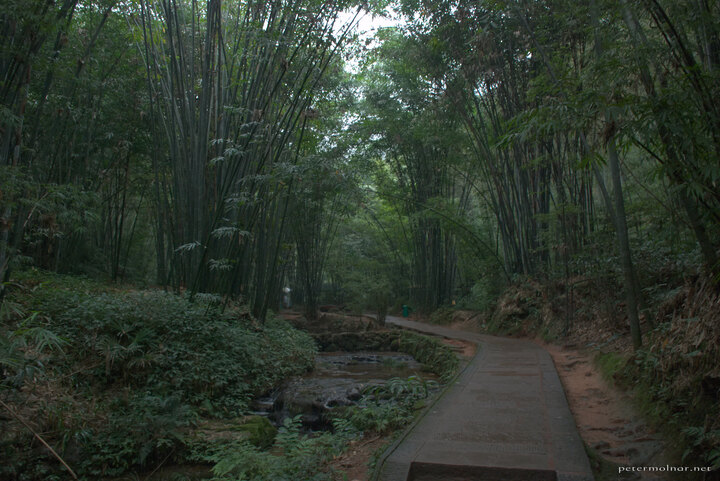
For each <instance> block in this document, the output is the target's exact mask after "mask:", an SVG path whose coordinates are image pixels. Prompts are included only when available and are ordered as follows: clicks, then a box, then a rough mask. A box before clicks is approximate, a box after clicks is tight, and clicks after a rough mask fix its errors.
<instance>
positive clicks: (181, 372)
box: [50, 291, 315, 415]
mask: <svg viewBox="0 0 720 481" xmlns="http://www.w3.org/2000/svg"><path fill="white" fill-rule="evenodd" d="M50 326H51V329H52V330H53V331H54V332H56V333H58V334H59V335H60V336H62V337H63V338H65V339H67V340H68V342H69V343H70V344H71V346H70V347H69V349H68V350H69V351H70V352H72V353H73V356H74V359H72V362H74V363H78V362H80V363H82V364H83V365H86V366H91V368H89V369H87V370H85V371H84V372H82V373H78V375H77V376H76V379H75V381H76V382H78V383H80V382H86V383H91V384H92V385H94V387H95V388H99V387H102V386H109V385H112V384H113V383H121V384H122V385H124V386H131V387H133V388H135V389H140V390H146V391H148V392H151V393H154V394H157V395H166V394H168V393H174V394H176V395H179V396H180V399H181V400H182V401H183V402H185V403H188V404H189V405H191V406H194V407H197V408H201V409H202V410H204V411H205V412H206V413H207V414H223V415H227V414H231V415H237V414H239V413H241V412H242V411H243V410H245V409H246V408H247V403H248V401H249V400H250V399H251V397H252V396H253V395H256V394H259V393H261V392H263V391H265V390H267V389H269V388H270V387H272V386H273V385H275V384H276V383H277V382H278V381H280V380H281V379H283V378H285V377H288V376H290V375H293V374H298V373H301V372H303V371H306V370H308V369H310V368H311V367H312V365H313V362H314V355H315V347H314V344H313V341H312V340H311V339H310V337H309V336H307V335H306V334H303V333H301V332H299V331H296V330H294V329H292V328H291V327H290V326H289V325H288V324H287V323H285V322H283V321H280V320H270V321H268V322H267V324H266V325H265V326H263V327H262V328H260V327H257V326H254V325H253V324H252V323H251V322H250V321H249V320H248V319H241V318H240V319H239V318H233V317H232V316H231V315H225V314H222V313H221V312H220V311H219V310H218V309H217V308H216V307H213V306H210V305H206V304H192V303H190V302H188V301H187V300H185V299H183V298H181V297H178V296H176V295H173V294H169V293H165V292H161V291H145V292H120V293H102V294H95V295H87V296H85V297H84V299H82V300H81V301H80V302H79V303H78V304H77V305H75V306H73V307H71V308H68V309H66V310H64V311H63V312H55V313H53V316H52V318H51V321H50Z"/></svg>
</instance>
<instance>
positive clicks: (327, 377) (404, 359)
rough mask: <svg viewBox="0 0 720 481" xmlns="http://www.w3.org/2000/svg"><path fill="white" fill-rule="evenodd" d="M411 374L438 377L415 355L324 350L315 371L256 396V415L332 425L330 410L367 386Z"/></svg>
mask: <svg viewBox="0 0 720 481" xmlns="http://www.w3.org/2000/svg"><path fill="white" fill-rule="evenodd" d="M410 376H419V377H421V378H422V379H427V380H430V379H433V380H436V379H437V376H435V375H434V374H432V373H428V372H425V371H423V366H422V364H420V363H419V362H417V361H416V360H415V359H414V358H413V357H412V356H409V355H407V354H403V353H399V352H324V353H320V354H318V356H317V357H316V359H315V369H314V370H313V371H311V372H309V373H307V374H305V375H304V376H300V377H295V378H292V379H290V380H288V381H287V382H285V383H284V384H283V385H282V386H281V387H280V388H278V389H276V390H275V391H273V392H272V393H269V394H268V395H267V396H264V397H261V398H259V399H257V400H256V401H255V406H254V407H255V409H256V411H255V413H254V414H259V415H263V416H268V417H269V418H270V420H271V421H272V422H273V423H275V424H280V423H282V421H283V420H284V419H285V418H286V417H288V416H295V415H298V414H300V415H302V421H303V426H304V427H305V428H307V429H310V430H313V431H316V430H324V429H328V428H329V427H330V426H329V425H328V424H327V422H326V421H325V419H324V414H325V413H327V412H328V411H329V410H331V409H333V408H335V407H338V406H349V405H352V404H355V403H356V402H357V401H358V400H360V398H361V397H362V395H363V391H364V390H365V389H366V388H367V387H370V386H378V385H381V384H384V383H385V382H386V381H387V380H389V379H392V378H396V377H397V378H403V379H406V378H408V377H410Z"/></svg>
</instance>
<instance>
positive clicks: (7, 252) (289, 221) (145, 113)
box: [0, 0, 720, 479]
mask: <svg viewBox="0 0 720 481" xmlns="http://www.w3.org/2000/svg"><path fill="white" fill-rule="evenodd" d="M391 6H392V8H393V9H394V10H395V12H396V13H397V15H398V16H399V17H401V18H402V19H403V22H401V23H400V24H399V26H398V27H396V28H387V29H381V30H380V31H379V32H378V33H377V35H376V36H375V37H374V38H373V39H369V38H364V37H360V36H359V35H358V33H357V32H356V31H355V30H354V28H353V26H354V24H355V23H356V21H357V19H358V18H359V16H362V15H365V14H371V13H380V12H382V11H384V10H386V9H388V8H389V7H391ZM368 12H370V13H368ZM0 24H1V25H2V29H0V179H1V185H2V187H1V190H0V212H1V214H0V276H1V277H2V280H3V283H2V287H1V288H0V289H1V290H0V298H1V299H2V323H3V324H2V326H3V327H2V335H3V338H2V339H3V341H2V345H0V367H2V371H0V373H1V374H2V375H1V376H0V381H1V382H2V386H3V389H20V388H19V387H18V386H21V385H22V383H23V382H25V381H22V380H20V381H18V378H17V374H18V372H20V371H18V369H20V368H22V369H25V368H27V367H28V366H31V365H32V366H34V368H35V369H40V367H38V365H37V362H40V361H41V360H43V359H45V358H44V357H43V356H46V355H47V354H43V351H44V350H46V349H50V350H52V348H53V346H55V347H60V345H61V344H63V343H65V342H67V340H68V339H72V338H73V336H75V335H79V334H77V333H70V332H66V327H67V322H70V321H69V320H68V319H67V318H65V319H66V323H65V324H63V322H61V319H62V318H63V315H64V314H62V310H61V309H59V308H58V306H65V307H66V308H67V309H71V308H73V309H75V308H77V306H78V305H85V306H86V309H87V312H91V311H92V309H94V307H92V306H91V305H90V304H92V302H90V301H87V299H85V301H87V302H90V304H82V302H84V301H83V300H82V299H80V300H78V299H75V301H73V302H69V301H67V298H68V296H72V295H74V294H73V289H75V288H79V289H80V291H83V292H85V293H86V294H87V293H88V292H94V291H93V290H94V289H95V287H89V286H93V285H95V284H94V283H96V282H100V283H103V285H108V284H109V285H110V287H109V289H111V290H112V289H118V290H120V289H130V290H131V291H135V290H139V289H145V288H151V289H153V290H155V289H163V290H165V291H168V292H172V293H175V294H178V295H180V296H183V297H184V299H186V300H183V301H182V302H188V304H187V306H188V307H187V309H190V311H192V310H193V309H195V308H196V307H193V306H198V305H203V306H213V307H212V309H216V310H217V313H218V314H217V315H218V316H222V315H225V314H223V313H225V312H231V311H232V312H238V311H233V309H236V310H237V309H240V310H241V311H242V315H241V316H240V317H239V319H242V321H238V322H241V323H245V324H243V325H244V326H256V327H257V328H258V329H262V327H261V326H263V325H264V323H265V322H266V319H267V322H269V323H272V322H275V321H272V317H273V315H272V313H273V312H277V310H279V309H280V307H281V302H282V289H283V288H284V287H286V286H287V287H290V288H291V290H292V302H293V303H294V304H296V305H298V306H301V308H302V309H303V310H304V314H305V316H306V317H307V318H310V319H314V318H316V317H317V316H318V311H319V308H320V306H323V305H333V306H340V307H345V308H346V309H348V310H351V311H354V312H363V311H373V312H377V313H379V314H380V315H381V316H382V315H384V314H385V313H388V312H395V313H397V312H399V309H400V306H402V305H409V306H411V307H412V308H413V309H414V310H415V312H418V313H421V314H425V315H432V318H433V319H435V320H437V321H439V322H443V321H444V322H449V321H450V320H452V319H453V316H454V315H455V314H454V313H455V312H456V311H458V310H471V311H478V312H480V314H479V315H478V316H477V317H476V319H478V322H479V323H480V324H482V326H484V327H485V328H488V329H491V330H494V331H497V332H513V333H524V334H532V335H543V336H545V337H546V338H548V339H555V340H562V339H568V338H570V339H579V340H581V341H582V342H584V343H586V344H588V345H592V346H595V347H597V346H599V348H600V349H602V350H603V352H605V353H606V354H607V353H608V352H609V353H610V359H611V362H607V363H606V364H607V366H606V367H607V368H608V370H609V371H610V374H611V375H613V376H615V379H616V381H617V382H619V383H621V384H624V385H625V386H626V387H627V388H628V389H633V388H635V389H637V390H638V392H641V393H644V394H643V395H642V396H641V397H643V402H644V403H645V405H646V411H647V412H648V414H649V415H651V416H654V417H655V418H656V419H657V421H658V423H660V424H665V425H667V426H669V427H670V429H673V430H674V431H672V432H673V433H675V434H677V438H678V439H679V444H681V445H682V446H683V447H682V449H681V451H684V452H685V455H686V459H687V460H691V461H693V462H697V463H699V464H702V465H713V466H715V467H718V466H720V414H719V413H720V411H718V404H717V401H718V399H719V397H718V396H719V395H720V371H718V366H720V363H719V361H720V352H719V351H718V349H719V348H718V345H719V343H718V338H719V337H720V331H719V328H718V325H719V323H718V321H719V320H720V319H719V316H720V300H719V298H718V287H717V286H718V281H719V280H720V264H719V262H718V247H719V245H718V244H719V242H720V185H719V183H720V107H719V106H718V103H717V100H716V99H717V98H719V96H720V91H719V90H720V5H719V4H718V3H717V2H714V1H709V0H683V1H664V0H622V1H604V0H593V1H590V2H581V3H578V2H573V1H565V0H546V1H527V0H518V1H481V2H470V1H465V0H453V1H440V2H438V1H416V0H403V1H401V2H398V3H395V4H392V5H388V4H386V3H384V2H375V3H372V4H367V3H365V4H362V5H360V4H357V3H353V2H349V1H335V0H327V1H322V0H273V1H269V2H266V1H253V0H249V1H234V2H231V1H222V0H208V1H207V2H197V1H191V0H189V1H185V0H138V1H115V0H109V1H96V2H93V1H90V2H88V1H78V0H58V1H56V2H52V1H50V2H48V1H44V0H43V1H41V0H7V1H4V2H3V4H2V6H1V7H0ZM33 273H34V274H33ZM52 273H59V274H64V275H71V276H74V277H72V278H65V277H52V276H54V274H52ZM37 276H40V277H39V278H38V279H45V277H43V276H51V277H50V278H49V279H55V280H54V281H47V280H42V281H40V280H37V279H36V277H37ZM33 279H35V280H33ZM58 279H61V280H59V281H58ZM62 279H65V280H62ZM67 279H75V280H67ZM74 282H77V283H79V284H78V285H75V284H74ZM86 282H88V283H90V284H88V285H86V284H84V283H86ZM53 283H55V284H53ZM65 284H66V286H65V287H63V286H64V285H65ZM43 285H46V286H55V287H53V288H56V289H57V290H56V291H53V292H54V294H53V295H52V296H51V301H52V302H49V303H46V304H43V303H42V302H45V301H42V299H45V298H42V299H41V300H40V301H38V300H37V299H35V298H33V297H32V295H30V294H28V292H31V291H32V289H35V288H37V286H43ZM78 286H79V287H78ZM113 286H115V287H113ZM68 287H69V288H68ZM32 292H34V291H32ZM38 295H41V294H38ZM42 295H45V294H42ZM42 295H41V297H42ZM93 295H95V294H93ZM151 295H159V294H151ZM53 296H55V297H53ZM120 297H122V296H120ZM63 299H65V300H63ZM163 299H164V298H163ZM168 299H170V298H168ZM173 299H174V298H173ZM68 302H69V303H68ZM96 302H98V303H100V304H102V303H104V302H105V301H104V300H98V299H96ZM118 302H121V301H120V300H118ZM138 302H140V304H143V302H145V301H138ZM158 302H169V303H171V304H172V303H174V302H176V301H174V300H162V301H158ZM177 302H180V301H177ZM38 303H39V304H38ZM143 305H144V304H143ZM38 306H45V307H44V308H43V309H45V310H44V311H43V310H42V309H40V308H39V307H38ZM178 309H180V308H179V307H178ZM182 309H185V307H183V308H182ZM182 309H181V310H182ZM120 310H121V311H122V309H120ZM141 310H142V309H141ZM201 310H202V309H201ZM190 311H188V312H190ZM213 312H215V311H213ZM52 313H55V314H52ZM196 314H197V313H196ZM53 315H55V318H53ZM103 315H104V314H103ZM103 315H101V314H98V315H97V316H96V318H97V319H99V318H102V317H103ZM143 315H144V314H143ZM183 315H184V314H183ZM197 315H200V314H197ZM82 317H83V316H82V315H78V318H82ZM140 317H142V315H141V316H140ZM91 318H92V316H89V317H88V322H90V320H91ZM154 319H156V320H157V318H154ZM143 322H145V321H143ZM147 322H149V323H151V324H152V322H155V321H152V322H151V321H147ZM158 322H160V321H158ZM140 324H142V323H140ZM140 324H139V325H140ZM160 324H162V322H160ZM160 324H158V325H160ZM153 325H154V324H153ZM63 326H64V327H63ZM139 328H140V327H138V329H139ZM113 335H114V334H113ZM201 335H202V333H198V336H201ZM288 335H290V334H288ZM58 336H59V337H58ZM573 336H574V337H573ZM110 337H112V336H110ZM115 337H118V336H115ZM78 339H79V338H78ZM129 339H130V338H129V337H128V338H127V339H125V340H123V339H122V336H120V337H119V338H118V339H115V341H117V342H118V343H119V345H120V346H122V347H123V349H126V348H127V346H128V345H129V344H128V343H129V342H130V341H129ZM78 342H79V341H78ZM298 342H300V341H298ZM302 342H304V341H302ZM138 345H139V344H138ZM106 347H107V346H106ZM66 349H67V347H66ZM278 349H280V348H279V347H278ZM110 352H113V351H112V349H111V348H110V347H107V350H106V351H102V350H99V351H98V353H99V354H98V355H99V356H100V357H103V356H104V357H105V359H108V356H109V354H108V353H110ZM118 352H120V351H118ZM123 352H124V351H123ZM298 355H299V354H298ZM302 356H305V354H303V355H302ZM302 356H301V357H302ZM303 359H304V357H303ZM605 359H606V360H607V359H608V358H607V357H606V358H605ZM147 362H148V363H151V361H150V360H148V361H147ZM290 362H295V361H290ZM110 364H111V363H110V362H109V361H107V367H106V373H107V375H109V374H110V371H111V370H112V369H111V367H110ZM22 369H20V370H22ZM21 377H22V376H21ZM30 377H32V376H30ZM10 379H15V380H16V381H18V382H20V385H18V384H17V382H16V381H13V382H15V385H14V387H12V388H11V387H9V386H10V385H11V384H12V383H11V382H10V381H9V380H10ZM268 382H269V383H270V384H272V380H268ZM238 389H240V388H238ZM243 389H245V388H242V389H240V391H242V392H243V393H245V391H243ZM257 389H260V388H257ZM260 390H261V389H260ZM238 392H239V391H238ZM236 394H237V393H236ZM245 395H246V394H242V396H245ZM28 479H30V478H28Z"/></svg>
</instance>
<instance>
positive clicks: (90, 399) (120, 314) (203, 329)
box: [0, 275, 316, 480]
mask: <svg viewBox="0 0 720 481" xmlns="http://www.w3.org/2000/svg"><path fill="white" fill-rule="evenodd" d="M20 286H21V287H19V288H15V289H13V290H12V291H11V293H10V296H9V298H8V299H7V301H9V304H7V305H9V306H11V307H12V309H11V310H6V311H5V312H4V313H3V322H2V325H0V388H2V390H0V396H3V398H4V399H5V400H6V401H7V402H10V403H12V404H14V405H15V406H21V405H23V404H24V403H26V401H31V402H29V403H27V404H28V405H27V406H26V407H25V408H24V409H25V411H24V412H25V413H35V414H34V415H35V416H36V418H37V419H34V422H37V423H38V425H39V426H40V427H41V429H40V430H41V431H42V432H43V436H44V437H45V438H46V439H48V440H49V441H50V442H51V443H52V444H53V446H55V447H56V448H57V449H58V451H59V452H60V454H61V455H62V456H63V457H64V458H66V459H67V460H69V461H70V462H71V464H72V466H73V467H74V468H75V469H76V470H77V471H78V474H79V475H80V476H81V477H83V478H84V479H98V477H100V476H115V475H119V474H121V473H123V472H124V471H127V470H128V469H130V468H138V467H139V468H148V467H149V466H156V465H158V464H159V463H160V462H162V461H163V460H165V459H166V458H168V459H170V458H172V459H175V460H178V461H182V457H183V455H184V454H183V453H185V452H186V449H185V448H184V447H185V445H186V444H187V443H188V440H187V439H186V435H187V433H188V432H189V427H190V426H191V425H192V424H193V423H194V422H195V421H196V420H197V419H198V418H199V417H200V416H205V417H235V416H237V415H239V414H241V413H243V412H245V411H246V410H247V409H248V403H249V401H250V399H252V397H254V396H255V395H258V394H261V393H263V392H265V391H267V390H268V389H270V388H271V387H273V386H275V385H277V384H278V383H279V382H281V381H282V380H283V379H284V378H286V377H289V376H291V375H295V374H300V373H302V372H305V371H307V370H308V369H310V368H311V367H312V365H313V363H314V359H315V354H316V347H315V344H314V342H313V340H312V338H311V337H310V336H309V335H307V334H306V333H303V332H301V331H298V330H295V329H293V328H292V327H291V326H290V325H289V324H287V323H286V322H284V321H281V320H277V319H270V320H268V321H267V322H266V323H265V324H259V323H257V322H256V321H255V320H253V319H252V318H250V317H249V316H248V315H247V314H246V313H243V312H241V311H239V310H234V311H228V312H222V311H221V310H220V308H219V307H218V306H217V303H213V302H212V301H211V300H210V301H208V300H205V301H204V302H200V301H198V302H195V303H191V302H189V301H188V300H186V299H184V298H182V297H179V296H176V295H173V294H169V293H165V292H161V291H121V290H108V289H107V288H106V287H103V286H101V285H99V284H96V283H92V282H89V281H86V280H77V279H75V278H70V277H67V276H57V275H40V276H39V277H38V278H35V277H32V276H28V277H27V278H24V279H23V281H22V284H20ZM30 383H33V384H32V385H33V386H35V385H36V384H38V383H41V385H42V386H45V385H46V384H47V387H48V388H50V389H51V390H50V391H47V392H49V393H51V394H49V395H46V396H45V397H42V398H33V399H31V400H30V399H28V398H27V394H26V392H29V391H28V390H21V389H20V387H22V386H23V385H27V384H30ZM44 389H47V388H44ZM44 392H45V391H44ZM31 415H33V414H26V416H31ZM2 431H3V432H2V433H0V456H2V457H3V458H5V459H10V460H12V462H11V463H8V465H7V466H3V467H2V468H1V469H0V477H2V476H5V475H7V476H9V477H10V478H11V479H23V480H36V479H52V477H53V476H54V473H61V470H62V468H61V467H60V466H59V465H58V463H57V462H56V461H55V460H54V459H52V458H51V457H50V456H49V455H47V454H46V453H42V452H38V451H34V450H33V449H34V448H33V447H32V446H31V445H30V442H29V438H28V433H27V432H26V430H24V429H23V427H22V426H20V425H18V426H14V425H13V428H12V429H8V430H2ZM251 434H252V433H251ZM33 466H34V467H33ZM63 474H64V473H63ZM58 479H63V476H62V475H60V476H59V478H58Z"/></svg>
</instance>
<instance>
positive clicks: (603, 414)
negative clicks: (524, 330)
mask: <svg viewBox="0 0 720 481" xmlns="http://www.w3.org/2000/svg"><path fill="white" fill-rule="evenodd" d="M538 343H539V344H541V345H542V346H543V347H544V348H545V349H546V350H547V351H548V352H549V353H550V355H551V356H552V358H553V361H554V362H555V367H556V369H557V371H558V374H559V375H560V381H561V382H562V384H563V387H564V388H565V395H566V397H567V400H568V404H569V405H570V411H571V412H572V413H573V417H574V418H575V422H576V424H577V427H578V431H579V433H580V436H581V437H582V438H583V440H584V441H585V443H586V444H587V445H588V446H590V447H591V448H593V449H594V450H595V451H597V452H598V453H599V454H600V455H602V456H603V457H604V458H605V459H607V460H608V461H611V462H613V463H616V464H622V465H630V466H665V465H666V464H668V463H667V462H666V460H665V458H666V454H665V452H664V443H663V441H662V439H661V438H660V436H659V435H658V434H656V433H654V432H653V431H652V430H651V429H650V428H649V427H648V426H647V424H645V423H644V422H643V421H642V420H641V419H640V417H639V416H638V415H637V413H635V412H634V409H633V408H632V405H631V400H630V398H629V397H628V396H627V394H625V393H623V392H621V391H619V390H618V389H616V388H615V387H613V386H611V385H609V384H608V383H607V382H606V381H605V380H604V379H603V377H602V375H601V374H600V373H599V372H598V370H597V369H596V368H595V366H594V365H593V362H592V359H591V357H590V356H589V355H588V354H584V353H582V352H581V351H578V350H576V349H573V348H572V347H560V346H556V345H553V344H547V343H544V342H540V341H538ZM621 479H633V478H629V477H625V478H621ZM634 479H643V480H648V481H649V480H655V479H657V480H661V479H672V478H663V477H659V476H658V475H657V474H649V473H643V476H642V477H637V476H636V477H635V478H634Z"/></svg>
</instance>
